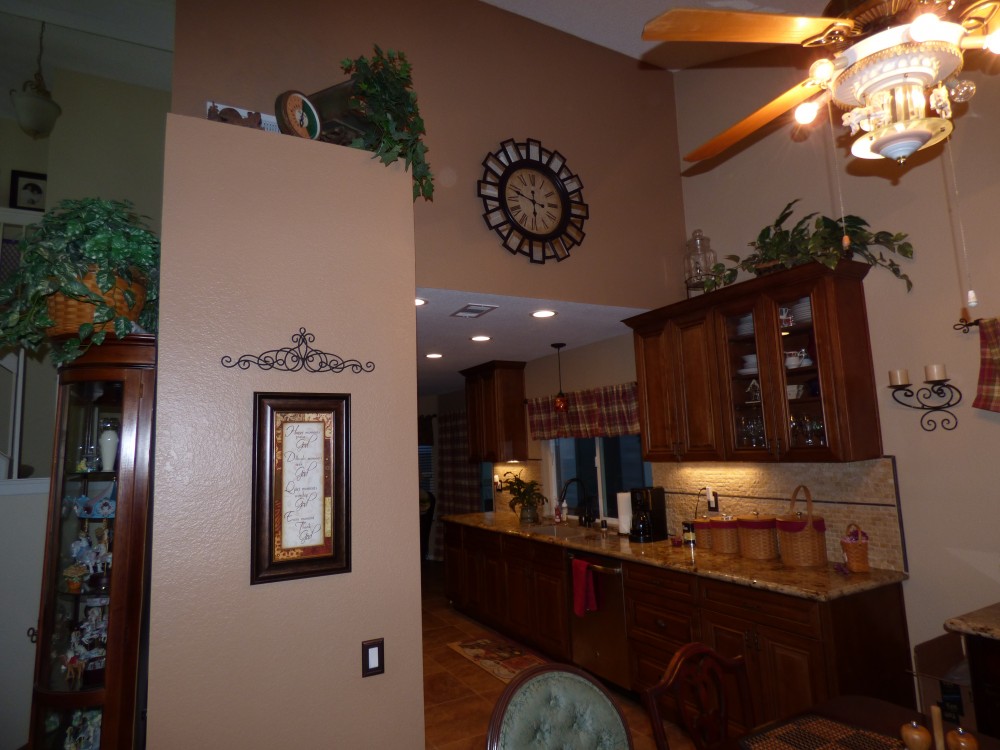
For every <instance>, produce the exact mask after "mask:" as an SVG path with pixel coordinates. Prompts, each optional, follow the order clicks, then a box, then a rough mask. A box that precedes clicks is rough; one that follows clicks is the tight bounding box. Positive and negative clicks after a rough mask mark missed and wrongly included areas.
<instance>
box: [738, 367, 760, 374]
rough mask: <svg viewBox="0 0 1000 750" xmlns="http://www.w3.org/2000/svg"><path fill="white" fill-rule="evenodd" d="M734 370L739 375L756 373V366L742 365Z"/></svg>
mask: <svg viewBox="0 0 1000 750" xmlns="http://www.w3.org/2000/svg"><path fill="white" fill-rule="evenodd" d="M736 372H737V373H738V374H740V375H756V374H757V368H756V367H743V368H741V369H739V370H737V371H736Z"/></svg>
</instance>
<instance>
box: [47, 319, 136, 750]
mask: <svg viewBox="0 0 1000 750" xmlns="http://www.w3.org/2000/svg"><path fill="white" fill-rule="evenodd" d="M131 338H135V339H137V340H136V341H131V340H130V339H126V340H125V342H118V341H109V343H106V344H105V345H104V346H101V347H92V348H91V349H90V350H89V351H88V352H87V353H86V354H85V355H84V356H83V357H81V358H80V359H78V360H76V361H75V362H73V363H70V364H69V365H67V366H65V367H64V368H63V369H62V370H61V371H60V375H59V405H58V417H57V423H56V453H55V456H54V457H53V472H52V485H51V490H50V499H49V502H50V504H49V523H48V539H47V543H46V552H45V570H44V574H43V575H44V578H43V591H42V602H41V609H40V617H39V628H38V640H37V652H36V670H35V690H34V696H33V705H32V727H31V736H32V741H31V746H32V747H36V748H58V749H59V750H64V748H67V747H72V748H74V750H97V749H98V748H102V747H104V748H129V747H132V743H133V740H134V737H135V735H136V732H137V731H141V727H139V726H138V724H137V721H136V717H137V714H138V707H137V706H136V699H135V695H136V685H137V681H138V680H139V679H140V678H139V666H138V665H139V653H140V637H139V633H140V630H141V628H140V620H141V614H142V608H143V605H144V596H143V581H144V570H143V565H144V560H145V547H146V524H147V513H146V510H147V494H148V485H149V446H150V431H151V422H152V402H153V369H152V363H153V352H154V346H153V343H152V339H151V337H131Z"/></svg>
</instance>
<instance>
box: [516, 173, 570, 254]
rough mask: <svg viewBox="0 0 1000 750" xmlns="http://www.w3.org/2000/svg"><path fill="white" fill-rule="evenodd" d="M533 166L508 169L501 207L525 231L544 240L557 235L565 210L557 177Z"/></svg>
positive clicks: (564, 202)
mask: <svg viewBox="0 0 1000 750" xmlns="http://www.w3.org/2000/svg"><path fill="white" fill-rule="evenodd" d="M546 171H547V170H545V171H543V170H541V169H539V168H537V167H522V168H519V169H511V170H510V171H509V172H508V174H507V175H505V179H504V185H503V202H502V204H501V205H502V206H503V210H504V211H505V212H506V214H507V215H508V216H509V217H510V219H511V221H513V222H514V223H516V224H517V225H518V226H519V227H521V229H523V230H524V232H525V234H527V235H529V236H533V237H536V238H537V239H547V238H551V237H554V236H555V235H557V234H558V232H559V229H560V224H562V220H563V218H564V215H565V213H566V211H565V205H566V201H565V199H564V198H563V193H564V191H563V190H562V186H561V185H560V184H558V178H556V177H555V176H554V175H549V174H546Z"/></svg>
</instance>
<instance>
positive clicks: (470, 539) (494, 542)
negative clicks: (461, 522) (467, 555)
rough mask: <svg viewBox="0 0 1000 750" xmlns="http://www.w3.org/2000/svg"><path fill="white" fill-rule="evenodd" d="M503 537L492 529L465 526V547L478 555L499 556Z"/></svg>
mask: <svg viewBox="0 0 1000 750" xmlns="http://www.w3.org/2000/svg"><path fill="white" fill-rule="evenodd" d="M502 544H503V537H502V536H501V535H500V534H497V533H496V532H494V531H486V530H484V529H473V528H470V527H468V526H466V527H465V549H466V550H467V551H469V552H472V553H475V554H480V555H491V556H492V555H496V556H497V557H499V556H500V549H501V546H502Z"/></svg>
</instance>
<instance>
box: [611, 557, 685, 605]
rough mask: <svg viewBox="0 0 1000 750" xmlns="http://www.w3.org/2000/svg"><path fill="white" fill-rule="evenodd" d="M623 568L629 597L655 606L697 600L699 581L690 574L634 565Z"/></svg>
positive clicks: (651, 566) (626, 565) (625, 565)
mask: <svg viewBox="0 0 1000 750" xmlns="http://www.w3.org/2000/svg"><path fill="white" fill-rule="evenodd" d="M622 567H623V568H624V571H625V590H626V592H628V595H629V596H634V597H635V598H637V599H643V600H646V601H652V602H653V603H654V604H655V603H657V602H663V601H677V600H682V601H687V602H693V601H694V599H695V592H696V591H697V579H696V578H695V577H694V576H693V575H691V574H689V573H678V572H677V571H675V570H667V569H665V568H657V567H655V566H653V565H637V564H634V563H625V564H624V565H623V566H622Z"/></svg>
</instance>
